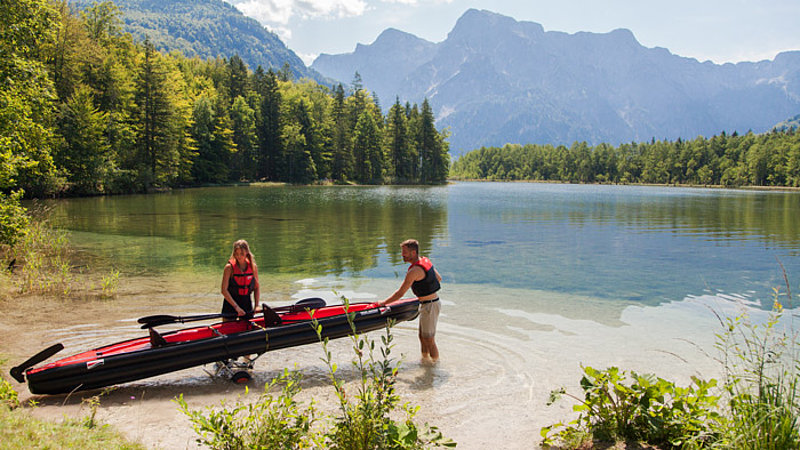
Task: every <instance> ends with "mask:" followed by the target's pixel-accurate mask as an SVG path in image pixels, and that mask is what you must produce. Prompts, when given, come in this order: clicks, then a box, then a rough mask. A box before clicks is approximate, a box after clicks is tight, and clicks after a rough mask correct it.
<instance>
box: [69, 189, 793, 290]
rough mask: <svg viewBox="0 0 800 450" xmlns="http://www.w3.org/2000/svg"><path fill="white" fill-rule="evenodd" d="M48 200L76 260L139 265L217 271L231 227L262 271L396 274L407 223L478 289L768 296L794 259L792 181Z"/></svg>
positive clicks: (197, 192)
mask: <svg viewBox="0 0 800 450" xmlns="http://www.w3.org/2000/svg"><path fill="white" fill-rule="evenodd" d="M54 206H55V207H54V213H55V218H54V220H55V221H56V223H58V224H60V225H61V226H63V227H64V228H66V229H69V230H72V231H73V239H74V240H75V241H76V242H77V243H78V244H79V245H82V246H83V248H84V250H85V254H86V258H87V259H91V258H97V259H98V262H99V263H100V264H109V265H113V266H115V267H117V268H119V269H121V270H123V271H125V272H126V273H127V272H132V273H140V274H144V275H147V274H168V273H174V272H176V271H177V272H191V273H197V272H207V273H214V276H215V277H216V276H217V275H218V274H217V273H216V272H217V271H218V270H219V269H220V268H221V266H222V264H223V262H224V261H225V260H226V259H227V257H228V256H229V255H230V245H231V243H232V242H233V241H234V240H235V239H239V238H244V239H247V240H248V241H250V243H251V246H252V248H253V250H254V252H255V254H256V257H257V261H258V263H259V267H260V269H261V271H262V273H272V274H286V275H287V276H289V277H292V276H295V277H301V278H302V277H324V276H326V275H328V276H333V277H336V278H343V279H352V278H362V279H367V278H369V279H387V278H388V279H397V278H399V277H400V276H401V275H402V273H403V272H404V267H403V263H402V260H401V257H400V252H399V249H398V244H399V242H401V241H402V240H404V239H406V238H409V237H414V238H417V239H419V240H420V242H421V244H422V247H423V252H424V253H425V254H428V255H430V256H431V257H432V258H433V259H434V262H435V263H436V265H437V268H438V270H439V271H440V273H442V275H443V276H444V277H445V282H446V283H450V284H453V283H456V284H472V285H477V286H480V287H481V289H480V290H479V291H480V292H482V293H483V294H482V296H481V298H476V299H475V301H476V302H489V303H491V300H487V297H491V296H492V292H493V289H497V288H500V287H502V288H511V289H519V290H522V291H526V292H531V293H532V294H531V295H533V293H535V292H540V291H541V292H552V293H558V294H569V295H571V296H573V297H574V296H582V297H586V298H593V299H602V301H603V302H606V301H611V302H620V301H622V302H634V303H639V304H651V305H655V304H660V303H663V302H665V301H675V300H681V299H683V298H685V297H686V296H687V295H702V294H704V293H709V292H711V293H715V292H718V291H721V292H725V293H732V294H740V295H749V296H752V297H753V298H755V299H756V300H766V299H768V298H769V297H770V295H771V293H772V288H773V287H774V286H780V285H782V283H783V281H782V280H783V275H782V273H781V272H780V265H779V264H778V261H780V262H781V263H783V264H784V266H785V267H786V268H787V270H788V271H789V275H790V277H792V278H791V279H793V280H794V279H796V277H797V275H798V273H799V272H800V262H799V261H800V250H798V249H800V227H797V226H796V224H795V220H796V218H797V217H798V216H800V193H795V192H791V193H786V192H763V191H742V190H715V189H686V188H656V187H640V186H575V185H554V184H525V183H518V184H509V183H456V184H453V185H450V186H443V187H334V186H324V187H323V186H315V187H281V186H242V187H224V188H203V189H191V190H184V191H174V192H170V193H165V194H160V195H150V196H126V197H101V198H89V199H71V200H62V201H58V202H55V204H54ZM295 279H296V278H295ZM382 294H383V293H381V295H382ZM499 301H500V303H502V302H503V300H502V299H501V300H499ZM534 303H535V302H534ZM766 304H769V302H766Z"/></svg>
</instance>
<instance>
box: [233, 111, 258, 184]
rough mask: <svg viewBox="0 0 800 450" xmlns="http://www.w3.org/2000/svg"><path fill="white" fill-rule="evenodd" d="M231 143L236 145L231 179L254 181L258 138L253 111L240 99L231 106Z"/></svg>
mask: <svg viewBox="0 0 800 450" xmlns="http://www.w3.org/2000/svg"><path fill="white" fill-rule="evenodd" d="M231 125H232V127H233V142H234V144H236V155H235V156H234V171H233V178H234V179H237V180H254V179H255V178H256V176H257V173H256V172H257V159H258V137H257V136H256V116H255V111H254V110H253V108H251V107H250V105H248V104H247V101H246V100H245V99H244V98H243V97H242V96H239V97H236V99H235V100H234V101H233V105H231Z"/></svg>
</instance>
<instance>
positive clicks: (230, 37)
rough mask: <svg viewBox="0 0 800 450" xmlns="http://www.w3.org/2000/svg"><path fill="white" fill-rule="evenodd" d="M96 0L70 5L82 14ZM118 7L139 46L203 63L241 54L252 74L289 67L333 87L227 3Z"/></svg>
mask: <svg viewBox="0 0 800 450" xmlns="http://www.w3.org/2000/svg"><path fill="white" fill-rule="evenodd" d="M96 1H97V0H70V3H71V4H73V5H75V6H76V7H78V8H79V9H82V8H85V7H87V6H89V5H91V4H92V3H94V2H96ZM114 4H116V5H117V6H118V7H119V10H120V13H121V19H122V20H123V22H124V30H125V32H128V33H130V34H131V35H133V37H134V39H136V40H137V41H139V42H141V41H144V40H145V39H149V40H150V42H152V43H153V45H154V46H155V47H156V48H157V49H158V50H160V51H165V52H171V51H180V52H181V53H183V54H184V55H186V56H188V57H194V56H198V57H200V58H202V59H208V58H215V57H217V56H222V57H226V58H229V57H231V56H233V55H239V57H240V58H242V60H243V61H244V62H245V63H246V64H247V65H248V66H249V67H250V69H251V70H255V69H256V68H257V67H258V66H259V65H260V66H261V67H263V68H264V70H267V69H269V68H272V69H273V70H275V71H278V70H280V69H281V68H283V66H284V64H285V63H288V64H289V69H290V70H291V72H292V74H293V75H294V77H295V78H298V79H299V78H310V79H313V80H315V81H317V82H320V83H322V84H330V83H331V80H327V79H325V77H323V76H321V75H320V74H319V73H317V72H316V71H314V70H312V69H309V68H308V67H307V66H306V65H305V63H303V60H301V59H300V57H299V56H297V54H295V52H293V51H292V50H290V49H289V48H288V47H286V44H284V43H283V41H281V39H280V38H279V37H278V36H277V35H276V34H275V33H272V32H271V31H269V30H267V29H266V28H264V26H263V25H261V24H260V23H259V22H258V21H257V20H255V19H253V18H251V17H247V16H245V15H244V14H242V13H241V12H240V11H239V10H238V9H236V8H235V7H233V6H232V5H230V4H228V3H226V2H224V1H223V0H114Z"/></svg>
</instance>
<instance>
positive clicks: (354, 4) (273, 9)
mask: <svg viewBox="0 0 800 450" xmlns="http://www.w3.org/2000/svg"><path fill="white" fill-rule="evenodd" d="M227 1H228V3H230V4H232V5H234V6H235V7H236V8H238V9H239V10H240V11H241V12H242V13H244V14H245V15H247V16H250V17H253V18H254V19H256V20H258V21H259V22H261V23H264V24H270V25H273V26H274V25H278V26H279V25H286V24H288V23H289V20H290V19H291V18H292V17H300V18H303V19H308V18H343V17H353V16H360V15H362V14H364V12H365V11H366V9H367V2H366V0H227Z"/></svg>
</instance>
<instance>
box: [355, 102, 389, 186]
mask: <svg viewBox="0 0 800 450" xmlns="http://www.w3.org/2000/svg"><path fill="white" fill-rule="evenodd" d="M353 156H354V159H355V163H356V180H357V181H358V182H360V183H369V184H380V183H383V164H384V158H383V146H382V145H381V136H380V130H379V129H378V126H377V125H376V124H375V120H374V118H373V117H372V114H371V113H370V112H369V111H364V112H363V113H362V114H361V117H359V118H358V123H357V124H356V129H355V132H354V133H353Z"/></svg>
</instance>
